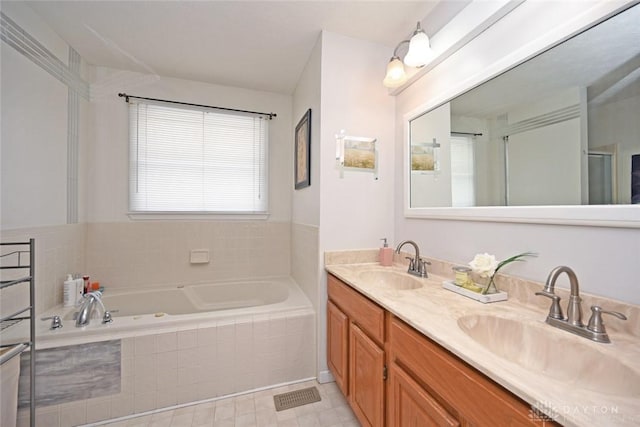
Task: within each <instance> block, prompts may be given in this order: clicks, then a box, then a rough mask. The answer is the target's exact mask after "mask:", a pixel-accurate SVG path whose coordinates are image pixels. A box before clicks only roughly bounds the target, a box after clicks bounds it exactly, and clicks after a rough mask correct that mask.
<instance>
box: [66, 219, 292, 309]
mask: <svg viewBox="0 0 640 427" xmlns="http://www.w3.org/2000/svg"><path fill="white" fill-rule="evenodd" d="M290 240H291V224H290V223H289V222H273V221H131V222H113V223H89V224H87V243H86V253H87V255H86V258H87V260H86V269H85V270H86V273H87V274H89V275H90V276H91V278H92V280H97V281H99V282H100V283H101V284H102V285H104V286H105V288H106V289H109V288H110V287H125V288H129V287H132V286H165V285H166V286H174V285H176V284H185V283H200V282H207V281H211V280H215V281H222V280H237V279H246V278H255V277H268V276H288V275H289V274H290V256H289V254H290V244H291V243H290ZM192 249H208V250H209V259H210V261H209V263H207V264H190V263H189V251H190V250H192ZM60 286H62V282H60ZM61 301H62V300H60V302H61Z"/></svg>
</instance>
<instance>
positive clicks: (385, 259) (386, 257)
mask: <svg viewBox="0 0 640 427" xmlns="http://www.w3.org/2000/svg"><path fill="white" fill-rule="evenodd" d="M380 240H382V241H383V242H384V244H383V245H382V247H381V248H380V255H379V261H380V265H382V266H384V267H390V266H391V265H392V264H393V249H392V248H390V247H389V244H388V243H387V238H386V237H383V238H382V239H380Z"/></svg>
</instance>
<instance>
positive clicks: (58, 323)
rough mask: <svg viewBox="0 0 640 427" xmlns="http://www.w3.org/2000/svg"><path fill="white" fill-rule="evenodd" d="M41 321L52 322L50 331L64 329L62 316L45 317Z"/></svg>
mask: <svg viewBox="0 0 640 427" xmlns="http://www.w3.org/2000/svg"><path fill="white" fill-rule="evenodd" d="M40 320H51V327H50V328H49V329H60V328H62V319H60V316H58V315H54V316H49V317H43V318H41V319H40Z"/></svg>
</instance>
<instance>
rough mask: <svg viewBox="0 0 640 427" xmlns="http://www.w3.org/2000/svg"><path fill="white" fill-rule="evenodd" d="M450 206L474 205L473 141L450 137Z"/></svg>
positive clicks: (465, 138)
mask: <svg viewBox="0 0 640 427" xmlns="http://www.w3.org/2000/svg"><path fill="white" fill-rule="evenodd" d="M450 141H451V206H453V207H469V206H475V204H476V192H475V169H474V156H475V153H474V147H473V139H472V138H469V137H462V136H452V137H451V140H450Z"/></svg>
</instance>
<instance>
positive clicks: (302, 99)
mask: <svg viewBox="0 0 640 427" xmlns="http://www.w3.org/2000/svg"><path fill="white" fill-rule="evenodd" d="M321 61H322V35H319V36H318V40H317V41H316V44H315V46H314V48H313V51H312V52H311V56H310V57H309V60H308V62H307V65H306V66H305V68H304V71H303V72H302V75H301V76H300V79H299V80H298V84H297V85H296V89H295V91H294V93H293V116H292V124H291V130H290V133H291V139H292V145H291V151H292V152H293V134H294V131H295V127H296V125H297V124H298V122H299V121H300V119H301V118H302V117H303V116H304V114H305V113H306V111H307V110H308V109H309V108H310V109H311V170H310V173H311V185H310V186H309V187H305V188H301V189H299V190H292V193H293V194H292V203H291V221H292V222H293V223H295V224H305V225H313V226H318V225H319V224H320V186H321V183H320V119H321V117H322V110H321V108H320V105H321V104H320V97H321V95H320V92H321V87H320V85H321V78H320V68H321ZM291 162H293V155H292V157H291ZM293 183H294V180H293V173H291V178H290V187H289V188H292V189H293Z"/></svg>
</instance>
